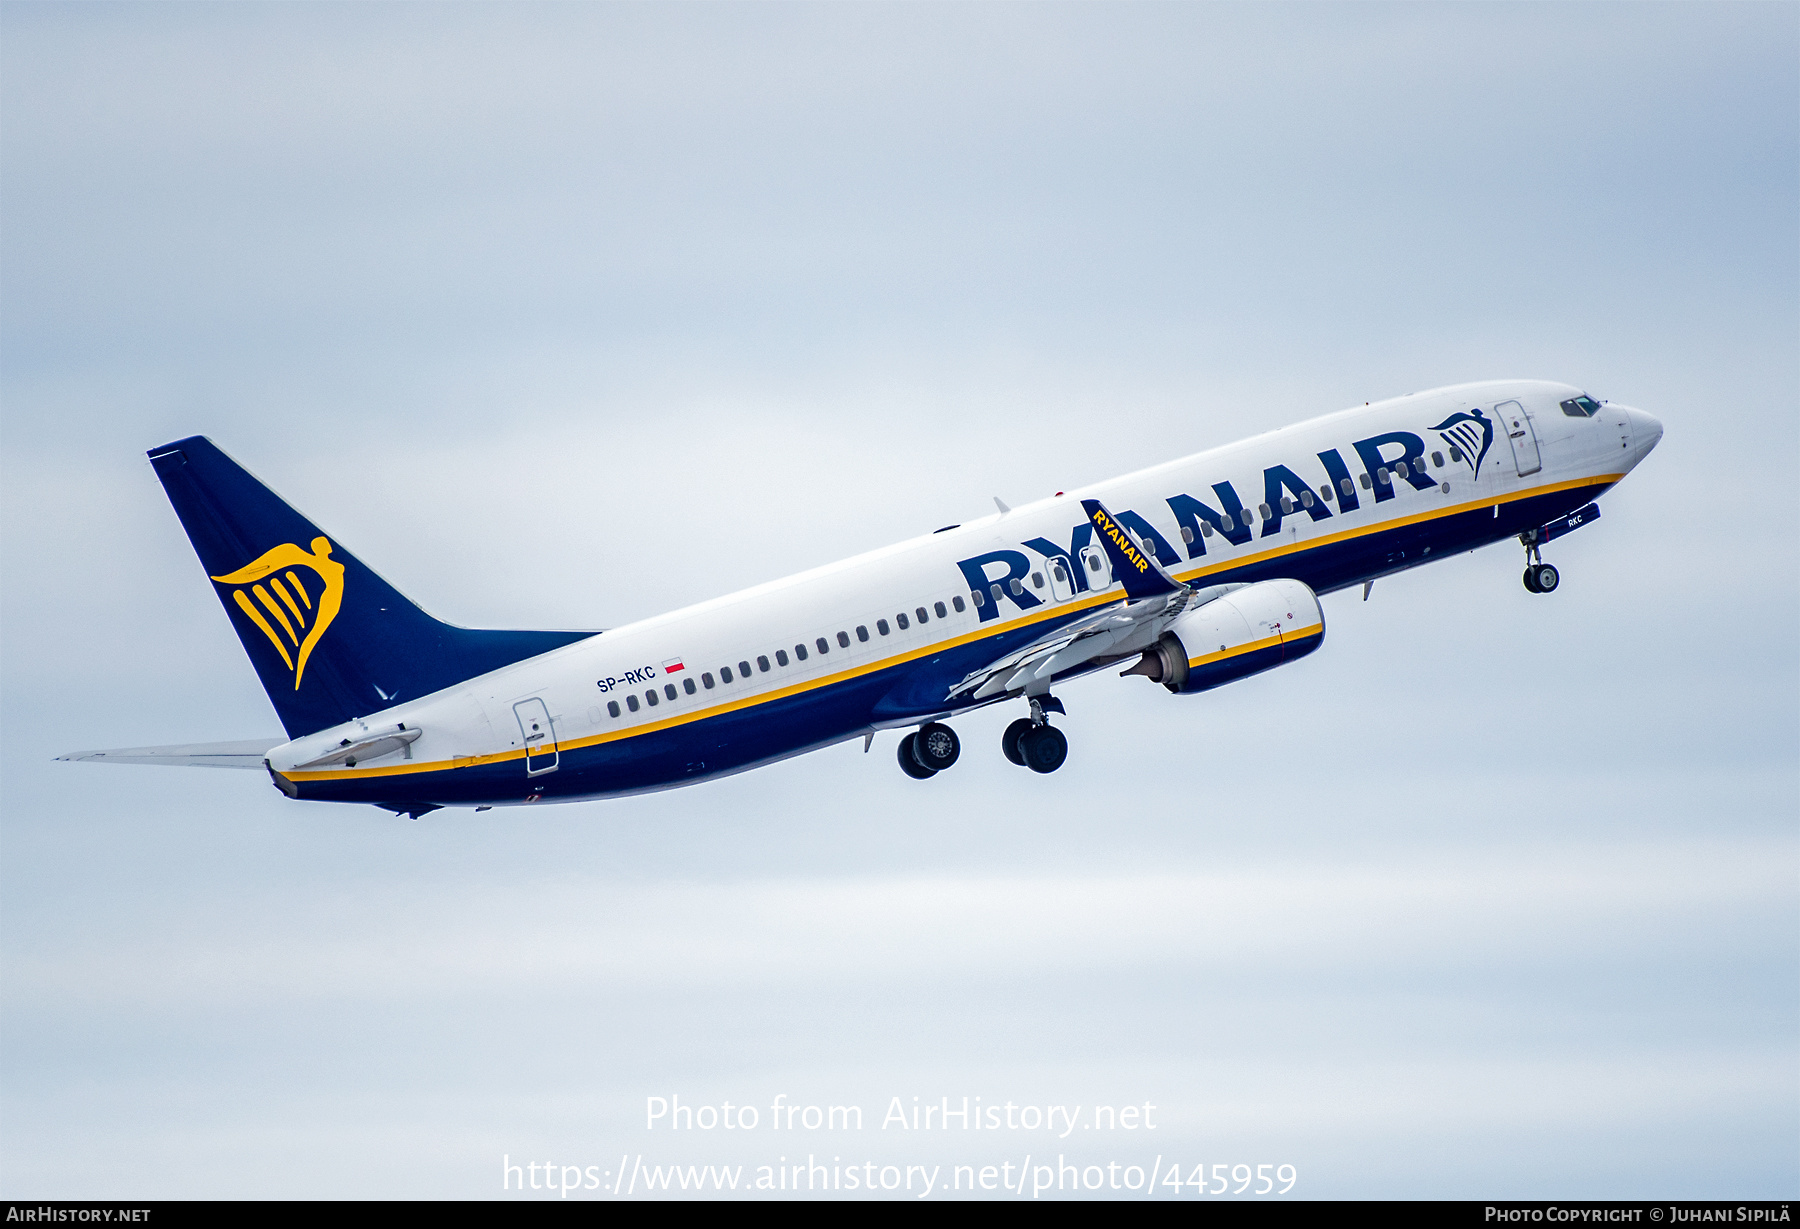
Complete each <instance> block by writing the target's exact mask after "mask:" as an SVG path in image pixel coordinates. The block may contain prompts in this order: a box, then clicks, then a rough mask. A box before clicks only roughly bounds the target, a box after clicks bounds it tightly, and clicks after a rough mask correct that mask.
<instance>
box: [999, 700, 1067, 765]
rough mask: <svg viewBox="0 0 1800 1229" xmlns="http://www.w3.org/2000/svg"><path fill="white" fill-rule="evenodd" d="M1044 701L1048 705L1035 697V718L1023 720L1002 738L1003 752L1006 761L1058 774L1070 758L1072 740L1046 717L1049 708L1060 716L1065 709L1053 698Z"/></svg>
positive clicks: (1007, 729)
mask: <svg viewBox="0 0 1800 1229" xmlns="http://www.w3.org/2000/svg"><path fill="white" fill-rule="evenodd" d="M1044 699H1045V700H1047V701H1048V702H1049V703H1048V704H1047V705H1046V704H1044V703H1042V702H1040V701H1039V700H1037V699H1036V698H1035V697H1034V698H1033V699H1032V701H1031V716H1029V717H1021V718H1019V719H1018V720H1017V721H1015V722H1013V723H1012V724H1011V725H1009V726H1007V727H1006V733H1004V734H1002V735H1001V736H1000V750H1001V752H1002V753H1003V754H1004V755H1005V756H1006V758H1007V759H1009V760H1011V761H1012V762H1013V763H1015V764H1017V765H1019V766H1020V767H1021V768H1029V769H1031V771H1033V772H1055V771H1056V770H1057V769H1058V768H1061V767H1062V766H1063V761H1064V760H1066V759H1068V758H1069V740H1068V739H1067V738H1066V737H1064V735H1063V732H1062V731H1061V730H1059V729H1057V728H1056V727H1055V726H1053V725H1051V724H1050V719H1049V718H1048V717H1046V716H1045V715H1044V709H1045V708H1046V707H1049V708H1052V709H1054V710H1055V711H1056V712H1059V713H1060V712H1062V711H1063V707H1062V705H1061V703H1059V702H1058V701H1056V700H1055V699H1053V698H1052V697H1050V696H1045V697H1044Z"/></svg>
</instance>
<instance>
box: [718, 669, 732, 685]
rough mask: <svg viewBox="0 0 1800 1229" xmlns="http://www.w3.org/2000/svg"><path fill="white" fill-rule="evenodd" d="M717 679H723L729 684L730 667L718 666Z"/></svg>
mask: <svg viewBox="0 0 1800 1229" xmlns="http://www.w3.org/2000/svg"><path fill="white" fill-rule="evenodd" d="M719 677H720V678H722V679H724V680H725V681H726V682H727V683H729V682H730V681H731V667H730V666H720V667H719Z"/></svg>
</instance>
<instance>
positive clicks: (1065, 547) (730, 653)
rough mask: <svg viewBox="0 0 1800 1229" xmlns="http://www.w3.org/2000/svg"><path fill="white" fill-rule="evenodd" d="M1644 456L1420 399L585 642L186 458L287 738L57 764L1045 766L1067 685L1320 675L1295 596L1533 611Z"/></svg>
mask: <svg viewBox="0 0 1800 1229" xmlns="http://www.w3.org/2000/svg"><path fill="white" fill-rule="evenodd" d="M1661 437H1662V425H1661V424H1660V423H1659V422H1657V420H1656V419H1654V418H1652V417H1651V416H1650V415H1648V414H1646V413H1644V412H1642V411H1640V410H1635V409H1630V408H1628V407H1626V406H1622V405H1618V404H1616V403H1614V402H1608V401H1596V400H1595V399H1593V398H1592V397H1589V396H1588V395H1587V394H1586V393H1584V392H1583V391H1582V390H1581V389H1578V388H1573V387H1570V386H1568V385H1563V384H1552V383H1547V382H1543V381H1536V380H1507V381H1495V382H1490V383H1481V384H1462V385H1457V386H1454V387H1450V388H1440V389H1434V390H1432V391H1430V392H1423V393H1415V394H1413V395H1411V396H1406V397H1398V398H1395V399H1393V400H1389V401H1381V402H1377V403H1375V404H1372V405H1366V406H1358V407H1356V408H1354V409H1350V410H1345V411H1343V412H1341V413H1336V414H1329V415H1326V416H1325V417H1323V418H1315V419H1313V420H1311V421H1309V422H1305V423H1301V424H1300V425H1298V426H1293V427H1287V428H1284V429H1282V430H1279V431H1273V432H1270V433H1268V434H1265V435H1259V436H1256V437H1255V438H1253V439H1249V440H1245V441H1244V442H1242V443H1239V444H1233V445H1231V446H1229V447H1226V448H1217V449H1214V450H1212V451H1210V452H1202V453H1197V454H1195V455H1193V456H1190V457H1184V458H1182V459H1181V460H1177V461H1170V462H1168V463H1167V464H1164V465H1159V466H1156V467H1155V468H1152V469H1146V470H1142V471H1140V472H1138V473H1135V474H1129V475H1127V476H1125V477H1123V478H1116V479H1113V480H1111V481H1109V482H1101V483H1097V484H1095V485H1094V486H1092V487H1089V488H1088V489H1086V490H1079V491H1070V492H1068V493H1066V494H1065V493H1062V492H1058V493H1057V494H1056V495H1054V496H1052V497H1051V498H1048V499H1043V500H1039V501H1038V502H1036V503H1033V504H1029V505H1026V506H1024V507H1019V508H1007V507H1005V506H1004V505H1000V508H999V511H998V513H997V514H996V515H992V516H988V517H985V518H983V519H982V520H979V521H975V522H972V523H970V524H964V525H950V526H946V527H945V528H943V529H940V530H937V531H936V532H934V533H929V534H925V535H923V536H921V537H918V538H914V539H912V540H911V541H907V542H901V543H899V544H897V545H894V546H889V547H886V548H885V549H882V550H877V551H872V552H870V553H868V554H865V555H859V556H857V557H856V558H853V559H847V560H844V561H843V562H841V563H835V564H831V565H829V566H827V567H821V568H815V569H813V570H812V571H809V572H802V573H800V574H799V575H796V576H790V577H787V578H786V579H783V580H777V581H772V582H770V583H768V584H764V585H759V586H757V587H755V588H752V589H746V590H744V591H742V592H740V593H733V594H730V595H728V596H726V597H721V598H716V599H714V600H712V601H708V602H702V603H700V604H699V605H696V606H690V607H688V608H686V609H684V610H677V611H673V612H671V613H669V614H664V615H658V616H656V617H654V618H649V619H645V620H643V621H641V622H638V623H633V624H630V625H629V626H626V627H620V628H615V629H612V630H609V631H606V632H600V633H592V632H552V631H473V630H469V629H467V628H460V627H454V626H451V625H450V624H447V623H441V622H439V621H438V620H436V619H433V618H432V617H430V616H429V615H427V614H425V612H424V611H422V610H420V609H419V608H418V607H417V606H415V605H413V604H412V603H411V602H410V601H408V600H407V599H406V598H405V597H402V596H401V595H400V594H399V593H398V592H397V591H396V590H394V589H393V588H392V587H391V586H389V585H388V584H387V582H385V581H383V580H382V579H381V578H380V577H379V576H377V575H376V574H375V573H374V572H371V571H370V570H369V569H368V568H367V567H365V566H363V564H362V563H361V562H360V561H358V560H357V558H356V557H355V556H354V555H352V554H350V553H349V552H348V551H347V550H345V549H344V548H343V546H342V545H341V544H340V543H338V542H337V541H335V540H334V539H332V538H330V537H329V536H327V535H326V534H324V533H322V532H320V531H319V529H318V528H316V527H315V526H314V525H313V524H312V523H311V522H310V521H308V520H307V519H306V518H305V517H303V516H301V515H300V514H299V513H297V512H295V511H294V510H293V509H292V508H290V507H289V506H288V505H287V504H286V503H284V502H282V500H281V499H280V498H278V497H277V496H276V495H275V494H274V493H273V492H271V491H270V490H269V489H268V488H267V487H264V486H263V485H262V484H261V483H260V482H258V481H257V480H256V479H255V478H254V477H252V476H251V475H250V474H249V473H248V472H246V471H245V470H244V469H242V468H241V467H240V466H238V465H237V464H236V463H235V462H234V461H232V460H231V458H229V457H227V456H226V455H225V454H224V453H223V452H221V451H220V450H219V449H218V448H216V447H214V446H213V444H212V443H211V441H209V440H207V439H205V438H203V437H200V436H194V437H192V438H189V439H184V440H178V441H176V442H175V443H172V444H167V445H164V446H163V447H161V448H156V449H153V450H151V452H150V454H149V456H150V463H151V465H152V466H153V467H154V468H155V470H156V474H157V477H158V478H160V479H161V481H162V484H163V487H164V489H165V490H166V491H167V493H168V496H169V500H170V502H171V503H172V504H173V505H174V507H175V513H176V515H177V516H178V517H179V518H180V519H181V524H182V526H183V528H184V529H186V531H187V534H188V538H189V540H190V541H191V542H192V543H193V546H194V549H195V551H196V553H197V554H198V555H199V557H200V562H201V564H202V565H203V567H204V570H205V572H206V575H207V576H208V577H209V578H210V580H211V583H212V586H213V590H214V592H215V594H216V595H217V596H218V599H219V601H220V603H221V604H222V605H223V606H224V608H225V613H226V616H227V617H228V618H229V619H230V620H231V624H232V626H233V627H234V628H235V629H236V631H237V634H238V637H239V639H240V640H241V641H242V642H243V645H244V649H245V651H246V652H247V653H248V654H249V655H250V660H251V662H252V664H253V665H254V666H255V668H256V672H257V675H258V677H259V678H260V679H261V681H262V684H263V687H264V689H265V690H266V691H267V692H268V695H269V699H270V701H271V702H272V703H273V704H274V706H275V711H276V714H277V715H278V716H279V717H280V719H281V722H282V725H283V726H284V727H285V729H286V731H287V735H288V741H286V742H282V743H279V744H276V743H274V742H273V741H272V740H266V739H265V740H258V741H254V742H240V743H222V744H200V745H185V746H176V747H140V748H128V749H123V750H118V751H92V752H81V753H77V754H73V755H68V756H63V757H61V758H63V759H69V760H86V761H100V762H110V763H154V764H193V765H211V766H233V767H249V768H260V769H264V770H266V771H267V772H268V774H269V776H270V778H271V779H272V780H273V781H274V783H275V785H276V786H277V787H278V788H279V789H280V790H281V792H282V793H284V794H286V795H287V796H288V797H290V798H300V799H308V800H317V801H323V802H357V803H373V804H374V805H376V806H379V807H384V808H386V809H387V810H389V811H393V812H395V813H398V814H408V815H411V816H413V817H414V818H417V817H419V816H420V815H423V814H426V813H427V812H430V811H434V810H437V809H438V808H440V807H446V806H474V807H480V808H486V807H489V806H498V805H507V804H520V803H531V802H538V801H545V802H549V801H557V802H567V801H575V800H578V799H589V798H604V797H609V796H613V795H620V794H631V793H640V792H644V791H648V790H659V789H670V788H673V787H675V786H678V785H687V784H690V783H692V782H696V781H705V780H709V779H711V778H714V777H720V776H724V775H726V774H729V773H735V772H742V771H744V770H745V769H749V768H755V767H757V766H759V765H762V764H768V763H772V762H774V761H776V760H780V759H785V758H787V757H789V756H794V755H799V754H801V753H803V752H806V751H811V750H814V749H817V748H820V747H826V746H830V745H832V744H834V743H838V742H843V741H845V740H848V739H854V738H864V739H865V740H868V739H873V738H874V736H875V734H876V732H877V731H881V730H900V731H906V733H905V734H904V736H903V737H902V738H901V739H900V740H899V748H898V758H899V761H900V768H901V769H902V770H903V771H904V772H905V773H906V774H907V775H908V776H911V777H915V778H919V779H925V778H929V777H932V776H935V775H936V774H937V773H939V772H942V771H943V770H944V769H946V768H949V767H950V766H951V765H953V764H954V763H956V760H957V757H958V755H959V753H960V744H959V741H958V739H957V736H956V733H955V731H954V729H953V728H952V727H951V726H950V725H949V724H947V723H948V722H950V721H952V720H954V719H955V718H956V717H957V716H958V715H960V714H963V713H967V712H970V711H971V710H974V709H977V708H982V707H985V706H987V705H991V704H1017V705H1019V706H1020V707H1021V714H1020V716H1019V718H1018V719H1017V720H1015V721H1014V722H1013V723H1012V724H1011V725H1010V726H1009V727H1008V728H1007V730H1006V733H1005V735H1004V737H1003V739H1002V747H1001V750H1002V752H1003V753H1004V754H1005V756H1006V758H1007V759H1009V760H1011V761H1012V762H1013V763H1015V764H1019V765H1021V766H1023V767H1025V768H1028V769H1031V770H1033V771H1036V772H1053V771H1055V770H1056V769H1057V768H1059V767H1060V766H1061V765H1062V764H1063V761H1064V758H1065V756H1066V754H1067V751H1068V742H1067V740H1066V737H1065V735H1064V734H1063V732H1062V730H1061V728H1059V727H1057V726H1055V725H1052V724H1051V723H1050V720H1049V715H1050V714H1051V713H1058V714H1064V713H1065V710H1064V707H1063V705H1062V703H1061V702H1060V700H1059V699H1058V698H1057V697H1056V696H1055V694H1054V690H1055V689H1060V688H1061V687H1062V686H1063V684H1065V683H1067V682H1069V681H1070V680H1072V679H1075V678H1077V677H1079V676H1081V675H1084V674H1089V673H1091V672H1094V671H1098V670H1102V669H1105V668H1106V667H1109V666H1123V667H1124V669H1123V670H1121V671H1118V673H1120V674H1121V675H1123V676H1130V677H1141V678H1143V679H1145V680H1148V681H1149V682H1151V683H1154V684H1159V685H1161V686H1162V687H1164V688H1166V689H1168V691H1170V692H1171V693H1173V694H1175V695H1193V694H1196V693H1199V692H1203V691H1209V690H1211V689H1213V688H1215V687H1218V686H1220V685H1221V684H1224V683H1228V682H1232V681H1234V680H1236V679H1241V678H1245V677H1247V676H1249V675H1252V674H1256V673H1259V672H1261V671H1264V670H1268V669H1271V668H1273V667H1275V666H1279V665H1282V664H1284V663H1287V662H1291V661H1295V660H1297V659H1299V658H1301V657H1304V656H1306V655H1307V654H1309V653H1311V652H1313V651H1314V650H1315V649H1317V648H1318V647H1319V645H1320V644H1321V643H1322V642H1323V641H1324V637H1325V618H1324V614H1323V612H1322V611H1321V609H1320V606H1319V600H1318V595H1319V594H1322V593H1330V592H1333V591H1334V590H1341V589H1346V588H1351V587H1353V586H1356V585H1363V586H1365V589H1364V596H1365V597H1366V596H1367V588H1366V586H1369V585H1372V584H1373V583H1374V581H1375V580H1376V579H1378V578H1380V577H1382V576H1386V575H1389V574H1391V573H1394V572H1398V571H1402V570H1405V569H1407V568H1414V567H1418V566H1420V565H1421V564H1426V563H1431V562H1433V561H1435V560H1437V559H1441V558H1443V557H1445V556H1447V555H1451V554H1454V553H1457V552H1460V551H1467V550H1472V549H1474V548H1476V547H1480V546H1486V545H1488V544H1490V543H1495V542H1500V541H1503V540H1505V539H1508V538H1516V539H1518V540H1519V541H1520V542H1521V543H1522V544H1523V546H1524V548H1525V552H1526V568H1525V587H1526V588H1527V589H1529V590H1531V591H1532V592H1533V593H1550V592H1552V591H1554V590H1555V589H1556V587H1557V583H1558V576H1557V571H1556V569H1555V567H1553V566H1552V565H1550V564H1548V563H1545V562H1544V561H1543V557H1542V554H1541V548H1542V547H1543V546H1544V545H1545V544H1546V543H1548V542H1550V541H1551V540H1553V539H1555V538H1557V537H1559V536H1561V535H1562V534H1564V533H1567V532H1570V531H1572V530H1573V529H1575V528H1577V527H1578V526H1580V525H1583V524H1585V523H1587V522H1588V521H1590V520H1593V519H1594V518H1596V517H1598V516H1599V508H1598V506H1597V505H1596V504H1595V503H1594V501H1595V500H1596V499H1597V498H1598V497H1599V496H1601V495H1602V494H1604V493H1605V492H1606V491H1607V490H1609V489H1610V488H1611V487H1612V486H1613V484H1615V483H1617V482H1618V481H1619V480H1620V479H1622V478H1623V477H1624V476H1625V475H1626V474H1628V473H1630V472H1631V470H1632V469H1633V468H1634V467H1635V466H1636V465H1637V464H1638V463H1639V462H1640V461H1642V460H1643V459H1644V457H1645V456H1647V455H1648V454H1649V452H1650V450H1651V449H1652V448H1654V447H1655V446H1656V443H1657V441H1658V440H1659V439H1660V438H1661ZM995 502H996V504H998V503H999V501H998V500H996V501H995ZM1139 685H1141V684H1139ZM1027 710H1028V711H1027ZM1065 715H1066V714H1065ZM866 746H867V743H866V742H865V747H866Z"/></svg>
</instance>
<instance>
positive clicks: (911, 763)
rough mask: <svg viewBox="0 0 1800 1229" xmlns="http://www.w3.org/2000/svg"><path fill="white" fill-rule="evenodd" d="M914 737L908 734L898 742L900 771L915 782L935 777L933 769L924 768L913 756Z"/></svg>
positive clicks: (935, 773)
mask: <svg viewBox="0 0 1800 1229" xmlns="http://www.w3.org/2000/svg"><path fill="white" fill-rule="evenodd" d="M915 737H917V735H914V734H908V735H907V736H906V737H905V738H902V739H901V740H900V754H899V760H900V771H901V772H903V773H905V774H906V775H907V776H909V777H911V778H912V779H913V780H915V781H923V780H925V779H926V778H927V777H935V776H937V770H936V769H935V768H927V767H925V766H924V765H923V764H921V763H919V761H918V759H917V757H915V756H914V755H913V739H914V738H915Z"/></svg>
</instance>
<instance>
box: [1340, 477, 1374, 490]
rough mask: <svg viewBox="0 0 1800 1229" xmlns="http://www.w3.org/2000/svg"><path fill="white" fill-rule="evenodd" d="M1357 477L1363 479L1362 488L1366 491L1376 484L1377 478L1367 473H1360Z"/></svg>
mask: <svg viewBox="0 0 1800 1229" xmlns="http://www.w3.org/2000/svg"><path fill="white" fill-rule="evenodd" d="M1357 477H1358V478H1361V479H1362V488H1363V490H1365V491H1366V490H1368V489H1369V488H1370V487H1372V486H1374V485H1375V480H1374V479H1372V478H1370V477H1369V475H1368V474H1366V473H1362V474H1358V475H1357ZM1345 481H1349V479H1345Z"/></svg>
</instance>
